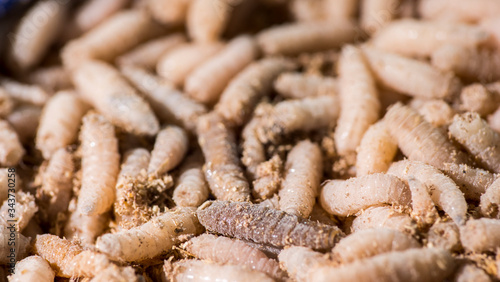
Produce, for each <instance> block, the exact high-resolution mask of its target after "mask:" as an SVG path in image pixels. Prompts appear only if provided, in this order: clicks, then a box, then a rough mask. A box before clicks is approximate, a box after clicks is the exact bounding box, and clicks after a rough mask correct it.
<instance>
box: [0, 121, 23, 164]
mask: <svg viewBox="0 0 500 282" xmlns="http://www.w3.org/2000/svg"><path fill="white" fill-rule="evenodd" d="M24 153H25V151H24V148H23V145H22V144H21V142H20V141H19V138H18V137H17V133H16V132H15V131H14V129H13V128H12V127H11V126H10V124H9V123H8V122H6V121H5V120H0V164H1V165H2V166H15V165H17V164H18V163H19V162H20V161H21V159H22V157H23V156H24Z"/></svg>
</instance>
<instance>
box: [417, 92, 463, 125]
mask: <svg viewBox="0 0 500 282" xmlns="http://www.w3.org/2000/svg"><path fill="white" fill-rule="evenodd" d="M410 107H412V108H414V109H415V110H416V111H417V112H418V113H419V114H420V115H421V116H422V117H423V118H424V119H425V121H427V122H428V123H430V124H432V125H433V126H434V127H440V126H448V125H449V124H450V123H451V122H452V121H453V116H454V115H455V110H454V109H453V108H452V107H451V106H450V105H449V104H448V103H446V102H445V101H443V100H438V99H431V100H429V99H420V98H413V99H412V101H411V102H410Z"/></svg>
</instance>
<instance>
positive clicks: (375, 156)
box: [356, 120, 398, 176]
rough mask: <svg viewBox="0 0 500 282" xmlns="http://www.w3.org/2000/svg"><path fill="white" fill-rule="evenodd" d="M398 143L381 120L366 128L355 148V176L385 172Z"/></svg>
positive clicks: (394, 154)
mask: <svg viewBox="0 0 500 282" xmlns="http://www.w3.org/2000/svg"><path fill="white" fill-rule="evenodd" d="M397 151H398V144H397V143H396V142H395V141H394V139H393V138H392V136H391V135H390V133H389V129H388V128H387V124H386V123H385V121H383V120H381V121H379V122H377V123H375V124H373V125H371V126H370V127H369V128H368V130H366V132H365V134H364V135H363V138H362V139H361V143H360V144H359V146H358V149H357V156H356V176H363V175H367V174H372V173H377V172H386V171H387V170H388V169H389V166H390V165H391V163H392V160H393V159H394V156H396V153H397Z"/></svg>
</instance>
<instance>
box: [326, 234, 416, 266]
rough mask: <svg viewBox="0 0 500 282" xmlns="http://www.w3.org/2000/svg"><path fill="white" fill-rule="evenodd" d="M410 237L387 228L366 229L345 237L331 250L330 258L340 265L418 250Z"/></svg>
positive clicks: (414, 241)
mask: <svg viewBox="0 0 500 282" xmlns="http://www.w3.org/2000/svg"><path fill="white" fill-rule="evenodd" d="M420 247H421V246H420V243H419V242H418V241H417V240H415V239H413V238H412V237H411V236H409V235H407V234H405V233H402V232H400V231H397V230H393V229H387V228H375V229H366V230H361V231H358V232H354V233H353V234H351V235H349V236H347V237H345V238H344V239H342V240H340V242H339V243H338V244H337V245H336V246H335V247H334V248H333V250H332V257H333V259H334V260H338V261H339V262H341V263H351V262H354V261H357V260H360V259H364V258H369V257H373V256H376V255H379V254H383V253H390V252H400V251H404V250H407V249H413V248H420Z"/></svg>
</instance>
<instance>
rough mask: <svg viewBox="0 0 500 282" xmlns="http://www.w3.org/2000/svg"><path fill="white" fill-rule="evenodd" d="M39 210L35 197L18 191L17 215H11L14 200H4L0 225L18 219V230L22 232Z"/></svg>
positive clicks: (15, 213) (15, 211) (0, 209)
mask: <svg viewBox="0 0 500 282" xmlns="http://www.w3.org/2000/svg"><path fill="white" fill-rule="evenodd" d="M10 183H11V182H10ZM37 211H38V207H37V205H36V203H35V197H33V195H31V194H29V193H25V192H22V191H18V192H16V205H15V207H14V216H15V217H14V218H13V217H11V214H12V202H11V201H4V202H3V204H2V206H1V207H0V226H9V220H14V221H16V231H17V232H21V231H23V229H24V228H25V227H26V226H27V225H28V223H29V221H30V220H31V218H32V217H33V215H35V213H36V212H37Z"/></svg>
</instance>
